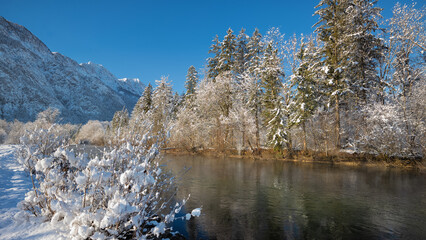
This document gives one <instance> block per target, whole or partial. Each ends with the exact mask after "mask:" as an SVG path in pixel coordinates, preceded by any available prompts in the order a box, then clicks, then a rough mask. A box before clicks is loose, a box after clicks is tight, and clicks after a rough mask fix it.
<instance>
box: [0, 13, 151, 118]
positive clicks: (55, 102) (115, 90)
mask: <svg viewBox="0 0 426 240" xmlns="http://www.w3.org/2000/svg"><path fill="white" fill-rule="evenodd" d="M143 88H144V84H142V83H141V82H140V81H139V79H137V80H136V79H126V80H123V79H121V80H119V79H118V78H117V77H115V76H114V75H113V74H112V73H111V72H109V71H108V70H107V69H106V68H104V67H103V66H102V65H99V64H94V63H90V62H89V63H83V64H78V63H77V62H76V61H74V60H73V59H71V58H69V57H67V56H64V55H62V54H60V53H57V52H51V51H50V49H49V48H48V47H47V46H46V45H45V44H44V43H43V42H42V41H40V40H39V39H38V38H37V37H36V36H34V35H33V34H32V33H31V32H30V31H28V30H27V29H26V28H25V27H23V26H20V25H18V24H15V23H12V22H9V21H7V20H6V19H4V18H3V17H0V118H1V119H6V120H8V121H12V120H14V119H18V120H20V121H32V120H34V119H35V118H36V116H37V113H39V112H41V111H43V110H45V109H46V108H48V107H54V108H57V109H59V110H60V111H61V117H62V119H63V121H64V122H72V123H85V122H87V121H88V120H91V119H97V120H111V119H112V117H113V115H114V112H115V111H118V110H121V109H122V108H123V107H124V106H125V107H126V108H127V109H129V110H132V109H133V106H134V105H135V104H136V102H137V100H138V98H139V97H140V95H141V94H142V89H143Z"/></svg>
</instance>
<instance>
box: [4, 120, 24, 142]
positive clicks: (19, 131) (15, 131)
mask: <svg viewBox="0 0 426 240" xmlns="http://www.w3.org/2000/svg"><path fill="white" fill-rule="evenodd" d="M24 126H25V124H24V123H22V122H20V121H18V120H15V121H14V122H11V123H10V132H9V134H8V135H7V139H6V142H5V143H6V144H19V138H20V137H21V136H22V135H24V132H25V129H24Z"/></svg>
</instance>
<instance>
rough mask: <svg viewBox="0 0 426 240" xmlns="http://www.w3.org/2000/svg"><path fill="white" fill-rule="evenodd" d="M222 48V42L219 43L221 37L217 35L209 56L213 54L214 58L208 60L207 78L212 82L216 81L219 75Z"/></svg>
mask: <svg viewBox="0 0 426 240" xmlns="http://www.w3.org/2000/svg"><path fill="white" fill-rule="evenodd" d="M221 48H222V46H221V42H220V41H219V37H218V36H217V35H216V37H215V38H214V39H213V43H212V45H211V46H210V50H209V54H213V57H210V58H208V59H207V68H208V70H207V77H208V78H209V79H210V80H212V81H214V79H215V78H216V77H217V75H219V55H220V51H221Z"/></svg>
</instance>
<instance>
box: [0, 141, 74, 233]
mask: <svg viewBox="0 0 426 240" xmlns="http://www.w3.org/2000/svg"><path fill="white" fill-rule="evenodd" d="M16 149H17V146H11V145H0V239H47V240H49V239H55V240H56V239H66V231H61V229H58V225H55V226H53V225H52V224H50V222H45V223H41V224H40V223H37V224H36V222H38V221H34V219H29V220H28V219H26V218H25V217H24V216H23V215H21V216H17V215H16V214H17V213H18V212H19V210H18V208H17V207H16V205H17V204H18V202H20V201H21V200H23V199H24V198H25V193H26V192H27V191H28V190H30V189H31V179H30V178H29V176H28V174H26V173H25V172H24V171H23V169H22V168H21V167H20V166H19V164H18V162H17V161H16V159H15V156H14V152H15V151H16ZM62 229H63V228H62Z"/></svg>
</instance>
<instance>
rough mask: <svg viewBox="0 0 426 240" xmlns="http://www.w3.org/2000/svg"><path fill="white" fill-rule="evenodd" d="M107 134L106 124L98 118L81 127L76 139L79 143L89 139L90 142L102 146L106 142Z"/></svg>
mask: <svg viewBox="0 0 426 240" xmlns="http://www.w3.org/2000/svg"><path fill="white" fill-rule="evenodd" d="M105 134H106V127H105V124H103V123H101V122H99V121H97V120H94V121H89V122H87V123H86V124H85V125H84V126H83V127H81V129H80V131H79V132H78V134H77V136H76V139H75V141H76V142H77V143H80V142H83V141H88V142H89V143H90V144H94V145H98V146H101V145H104V144H105V137H106V136H105Z"/></svg>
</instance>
